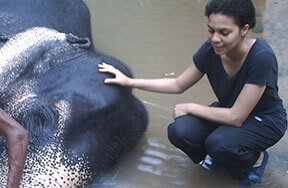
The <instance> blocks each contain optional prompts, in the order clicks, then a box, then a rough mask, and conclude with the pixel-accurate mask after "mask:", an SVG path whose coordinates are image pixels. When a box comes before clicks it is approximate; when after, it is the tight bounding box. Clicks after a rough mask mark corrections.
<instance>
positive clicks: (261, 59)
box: [246, 53, 278, 86]
mask: <svg viewBox="0 0 288 188" xmlns="http://www.w3.org/2000/svg"><path fill="white" fill-rule="evenodd" d="M277 69H278V67H277V61H276V57H275V55H273V54H271V53H260V54H257V56H255V57H254V60H253V61H252V63H251V64H250V66H249V67H248V75H247V79H246V83H251V84H257V85H268V86H272V85H273V81H274V80H275V79H277V74H278V73H277Z"/></svg>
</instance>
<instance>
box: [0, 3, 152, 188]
mask: <svg viewBox="0 0 288 188" xmlns="http://www.w3.org/2000/svg"><path fill="white" fill-rule="evenodd" d="M35 28H36V29H35ZM91 36H92V35H91V31H90V14H89V10H88V8H87V7H86V5H85V4H84V3H83V2H82V1H80V0H25V1H23V0H0V47H1V48H0V107H1V108H2V109H4V110H5V111H6V112H8V113H9V114H10V115H11V116H12V117H13V118H15V119H16V120H17V121H18V122H19V123H21V124H22V125H23V126H24V127H25V128H26V129H28V130H29V140H30V142H29V153H28V157H27V161H26V166H25V169H24V174H23V180H22V183H21V187H85V186H87V185H89V183H90V182H91V181H94V180H95V179H97V177H98V176H100V175H101V174H103V173H105V172H106V171H107V170H109V169H111V167H113V166H114V165H115V164H117V162H118V161H119V159H120V158H121V156H122V155H123V154H124V153H126V152H128V151H130V150H131V149H132V148H133V147H134V146H135V145H136V144H137V142H138V141H139V139H140V138H141V137H142V136H143V134H144V133H145V130H146V126H147V121H148V117H147V112H146V109H145V107H144V106H143V104H142V103H141V102H140V101H139V100H138V99H137V98H136V97H135V96H134V95H133V94H132V91H131V89H129V88H124V87H119V86H114V85H105V84H104V83H103V80H104V79H105V78H107V77H108V76H110V75H107V74H103V73H99V72H98V68H97V67H98V64H99V63H102V62H103V61H104V62H107V63H110V64H112V65H114V66H116V67H117V68H119V69H120V70H122V71H124V72H125V73H126V74H127V75H130V76H132V74H131V72H130V70H129V68H128V67H127V66H125V65H124V64H123V63H121V62H120V61H119V60H117V59H115V58H113V57H110V56H108V55H105V54H101V53H98V52H96V51H95V50H94V46H93V44H91V41H92V37H91ZM39 41H41V42H39ZM23 44H27V45H23ZM19 46H20V47H19ZM7 160H8V157H7V143H6V140H5V139H4V137H2V136H1V137H0V169H1V173H0V180H1V181H0V182H1V183H2V182H3V183H4V182H5V181H6V174H7V171H8V169H7V162H8V161H7ZM1 183H0V187H4V185H2V184H1Z"/></svg>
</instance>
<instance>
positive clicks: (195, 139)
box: [168, 113, 287, 179]
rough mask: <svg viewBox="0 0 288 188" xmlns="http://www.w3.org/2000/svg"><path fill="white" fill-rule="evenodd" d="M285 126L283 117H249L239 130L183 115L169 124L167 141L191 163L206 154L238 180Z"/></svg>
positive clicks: (276, 140)
mask: <svg viewBox="0 0 288 188" xmlns="http://www.w3.org/2000/svg"><path fill="white" fill-rule="evenodd" d="M284 114H285V113H284ZM275 124H277V126H276V125H275ZM286 126H287V121H286V114H285V115H284V116H283V115H280V116H279V117H273V121H272V120H271V118H270V120H269V118H266V117H261V116H259V117H258V116H250V117H249V118H247V120H246V121H245V122H244V124H243V126H242V127H241V128H236V127H232V126H227V125H221V124H216V123H213V122H209V121H206V120H203V119H201V118H198V117H195V116H192V115H185V116H182V117H179V118H177V119H176V120H175V122H174V123H172V124H170V125H169V127H168V138H169V140H170V142H171V143H172V144H173V145H175V146H176V147H177V148H179V149H181V150H182V151H183V152H185V153H186V154H187V155H188V156H189V157H190V158H191V159H192V161H193V162H194V163H199V162H200V161H201V160H203V159H204V157H205V156H206V154H207V153H209V155H210V156H211V157H212V158H213V160H214V161H216V162H217V163H219V164H222V165H223V166H225V167H226V168H227V170H228V171H229V172H230V174H231V175H232V176H233V177H234V178H237V179H240V178H243V177H245V176H247V169H249V168H251V167H252V166H253V164H254V163H255V162H256V161H257V159H258V158H259V155H260V152H261V151H264V150H266V149H267V148H268V147H270V146H272V145H274V144H275V143H277V142H278V141H279V140H280V138H281V137H282V136H283V135H284V133H285V130H286ZM281 130H282V131H281Z"/></svg>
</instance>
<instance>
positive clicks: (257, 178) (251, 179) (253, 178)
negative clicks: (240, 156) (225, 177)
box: [239, 151, 269, 187]
mask: <svg viewBox="0 0 288 188" xmlns="http://www.w3.org/2000/svg"><path fill="white" fill-rule="evenodd" d="M263 154H264V156H263V160H262V163H261V165H260V166H257V167H252V168H251V169H250V171H249V174H248V177H247V178H245V179H241V180H239V184H240V185H241V186H245V187H252V186H253V185H256V184H260V183H261V182H262V178H263V175H264V172H265V169H266V166H267V163H268V159H269V155H268V152H267V151H264V152H263Z"/></svg>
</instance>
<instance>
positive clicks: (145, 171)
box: [85, 0, 288, 188]
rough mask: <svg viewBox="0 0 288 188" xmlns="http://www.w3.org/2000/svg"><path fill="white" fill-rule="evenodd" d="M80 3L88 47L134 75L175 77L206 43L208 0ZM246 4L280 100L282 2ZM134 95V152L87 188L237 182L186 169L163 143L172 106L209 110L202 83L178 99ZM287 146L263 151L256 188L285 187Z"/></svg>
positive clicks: (287, 179)
mask: <svg viewBox="0 0 288 188" xmlns="http://www.w3.org/2000/svg"><path fill="white" fill-rule="evenodd" d="M85 2H87V5H88V6H89V8H90V10H91V16H92V26H93V37H94V43H95V47H96V49H97V50H99V51H101V52H104V53H106V54H109V55H112V56H114V57H116V58H118V59H120V60H121V61H122V62H125V64H127V65H128V66H129V67H130V68H131V69H132V70H133V72H134V75H135V76H136V77H142V78H155V77H169V76H177V75H179V74H180V73H181V72H182V71H183V70H184V69H185V68H186V67H187V66H188V65H189V64H190V63H191V62H192V61H191V57H192V54H193V53H194V51H195V50H196V49H197V48H198V47H199V46H200V45H201V43H202V42H203V41H204V40H206V39H207V36H206V35H207V34H206V33H207V28H206V27H207V26H206V23H207V20H206V18H205V17H204V12H203V11H204V7H205V4H206V3H207V2H208V0H177V1H176V0H121V1H120V0H86V1H85ZM254 2H255V6H256V8H257V22H258V24H257V26H256V28H255V30H254V33H251V35H252V36H254V37H259V38H265V39H267V40H268V41H269V43H270V44H271V45H272V46H273V48H274V49H275V52H276V54H277V55H278V60H279V67H280V68H281V78H280V83H279V85H280V89H281V95H282V96H283V99H284V102H286V101H288V100H287V96H288V95H287V93H288V91H287V86H286V85H284V83H287V76H288V74H287V70H288V67H287V66H288V64H287V61H288V57H287V55H288V53H287V49H288V48H286V45H287V42H288V41H287V40H288V39H287V37H286V33H287V27H285V26H284V25H285V24H286V25H287V20H288V17H287V16H288V14H287V12H286V11H285V10H287V8H288V2H287V1H285V0H278V1H272V0H268V1H267V5H266V6H267V9H268V10H266V11H265V2H266V1H265V0H254ZM281 7H283V8H281ZM263 15H264V19H263ZM280 15H281V16H280ZM285 31H286V32H285ZM285 37H286V38H285ZM285 40H286V42H285ZM285 87H286V90H285ZM134 92H135V94H136V95H137V96H138V97H139V98H140V99H141V100H142V102H143V103H144V104H145V105H146V106H147V109H148V111H149V114H150V123H149V126H148V130H147V133H146V135H145V137H144V138H143V139H142V140H141V142H140V143H139V144H138V147H137V148H135V150H133V151H132V152H131V153H129V155H127V156H125V157H124V158H123V161H121V163H120V164H119V166H117V168H116V169H115V170H114V171H112V172H111V173H110V174H107V175H106V176H105V177H103V178H101V180H99V181H97V182H95V184H94V185H93V187H99V188H115V187H117V188H122V187H123V188H124V187H125V188H130V187H131V188H147V187H149V188H154V187H155V188H160V187H165V188H173V187H177V186H181V187H183V188H191V187H195V188H201V187H205V188H206V187H208V188H209V187H213V188H214V187H221V188H225V187H227V188H231V187H238V185H237V182H236V181H235V180H233V179H232V178H230V176H229V175H228V174H226V173H225V172H217V173H210V172H207V171H205V170H204V169H202V168H200V167H199V166H197V165H194V164H193V163H192V162H191V161H190V159H189V158H188V157H187V156H186V155H184V154H183V153H182V152H181V151H180V150H178V149H176V148H174V147H173V146H172V145H171V144H170V143H169V141H168V139H167V135H166V128H167V125H168V124H169V123H170V122H171V121H172V118H171V112H172V111H171V109H172V108H173V107H174V105H175V104H176V103H181V102H187V101H191V102H198V103H201V104H210V103H211V102H213V101H214V100H215V97H214V95H213V93H212V91H211V89H210V87H209V85H208V84H207V80H206V79H203V80H201V81H200V83H199V84H197V85H196V86H195V87H193V88H191V89H190V90H189V91H187V92H186V93H185V94H182V95H163V94H156V93H149V92H144V91H139V90H134ZM285 97H286V98H285ZM287 140H288V138H287V136H286V137H285V138H284V139H282V140H281V142H280V143H278V144H277V145H276V146H275V147H273V148H271V149H270V153H271V155H270V158H271V159H270V162H269V165H268V172H267V174H266V176H265V181H264V183H263V185H261V186H260V187H267V188H268V187H269V188H270V187H277V188H278V187H288V154H287V144H288V143H287ZM283 164H284V165H283Z"/></svg>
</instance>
